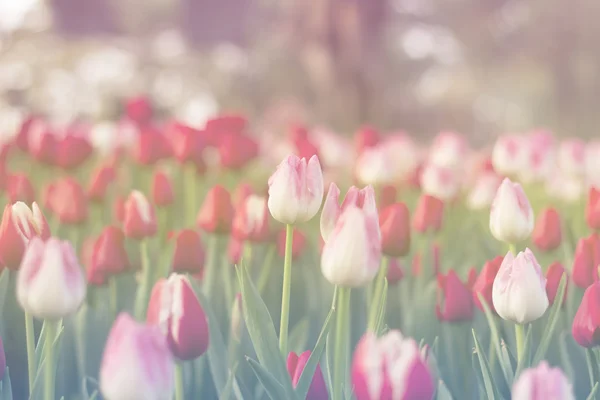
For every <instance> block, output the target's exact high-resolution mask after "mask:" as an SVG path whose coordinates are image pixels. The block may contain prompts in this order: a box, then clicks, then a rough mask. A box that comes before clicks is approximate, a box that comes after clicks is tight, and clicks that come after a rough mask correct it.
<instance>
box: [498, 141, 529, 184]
mask: <svg viewBox="0 0 600 400" xmlns="http://www.w3.org/2000/svg"><path fill="white" fill-rule="evenodd" d="M524 144H525V141H524V139H523V138H522V137H520V136H516V135H504V136H500V137H499V138H498V140H497V141H496V143H495V144H494V149H493V150H492V164H493V165H494V170H495V171H497V172H498V173H499V174H502V175H508V176H512V175H514V174H516V173H517V172H518V171H519V168H520V167H521V165H522V164H523V159H524V156H525V146H524Z"/></svg>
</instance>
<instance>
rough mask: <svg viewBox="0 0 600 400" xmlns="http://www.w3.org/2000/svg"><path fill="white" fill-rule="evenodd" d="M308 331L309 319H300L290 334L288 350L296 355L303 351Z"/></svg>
mask: <svg viewBox="0 0 600 400" xmlns="http://www.w3.org/2000/svg"><path fill="white" fill-rule="evenodd" d="M309 331H310V319H309V318H308V317H305V318H302V320H300V322H298V323H297V324H296V325H295V326H294V328H293V329H292V331H291V332H290V337H289V339H288V345H289V349H290V350H293V351H295V352H297V353H301V352H302V351H304V350H305V349H306V343H307V342H308V333H309Z"/></svg>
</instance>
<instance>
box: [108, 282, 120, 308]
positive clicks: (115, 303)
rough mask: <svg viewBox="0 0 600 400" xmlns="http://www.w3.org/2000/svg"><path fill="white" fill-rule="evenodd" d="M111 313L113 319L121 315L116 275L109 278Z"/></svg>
mask: <svg viewBox="0 0 600 400" xmlns="http://www.w3.org/2000/svg"><path fill="white" fill-rule="evenodd" d="M108 290H109V301H110V313H111V316H112V317H113V318H116V317H117V314H118V313H119V287H118V283H117V277H116V275H114V276H110V277H109V278H108Z"/></svg>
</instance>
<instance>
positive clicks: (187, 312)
mask: <svg viewBox="0 0 600 400" xmlns="http://www.w3.org/2000/svg"><path fill="white" fill-rule="evenodd" d="M146 320H147V322H148V323H150V324H153V325H158V326H160V327H161V330H162V332H163V334H164V335H165V336H166V337H167V343H168V345H169V348H170V349H171V352H172V353H173V355H174V356H175V357H176V358H177V359H179V360H186V361H187V360H193V359H195V358H198V357H200V356H201V355H202V354H204V353H205V352H206V349H208V322H207V320H206V315H205V314H204V310H203V309H202V306H201V305H200V302H199V301H198V299H197V298H196V294H195V293H194V290H193V289H192V286H191V284H190V282H189V281H188V279H187V278H186V277H185V276H183V275H179V274H171V276H169V279H160V280H158V282H156V284H155V285H154V288H153V289H152V294H151V295H150V304H149V305H148V314H147V318H146Z"/></svg>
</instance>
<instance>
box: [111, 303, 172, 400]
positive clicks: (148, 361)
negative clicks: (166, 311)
mask: <svg viewBox="0 0 600 400" xmlns="http://www.w3.org/2000/svg"><path fill="white" fill-rule="evenodd" d="M174 370H175V364H174V361H173V358H172V357H171V352H170V351H169V347H168V345H167V341H166V339H165V337H164V336H163V335H162V333H161V331H160V328H158V327H155V326H150V325H143V324H140V323H138V322H136V321H135V320H134V319H133V318H131V317H130V316H129V315H128V314H126V313H121V314H120V315H119V316H118V317H117V319H116V321H115V323H114V324H113V327H112V329H111V330H110V334H109V335H108V340H107V341H106V345H105V347H104V355H103V356H102V364H101V366H100V391H101V392H102V395H103V396H104V398H105V399H107V400H165V399H170V398H171V396H172V395H173V375H174Z"/></svg>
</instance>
